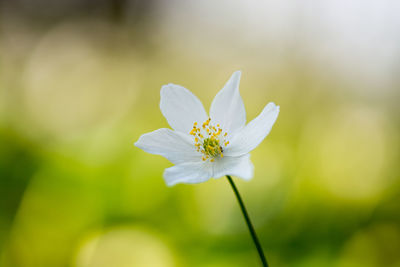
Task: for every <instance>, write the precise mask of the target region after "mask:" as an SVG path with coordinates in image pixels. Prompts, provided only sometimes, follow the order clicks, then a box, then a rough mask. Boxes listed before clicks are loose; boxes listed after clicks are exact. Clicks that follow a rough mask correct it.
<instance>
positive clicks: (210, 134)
mask: <svg viewBox="0 0 400 267" xmlns="http://www.w3.org/2000/svg"><path fill="white" fill-rule="evenodd" d="M210 122H211V118H208V119H207V120H206V121H205V122H203V124H202V127H197V125H198V123H197V122H194V123H193V129H192V130H191V131H190V135H193V136H194V146H195V148H196V150H197V152H201V153H202V158H201V159H202V160H203V161H207V160H209V161H210V162H214V161H215V159H216V158H218V157H221V158H223V157H224V154H223V153H222V152H223V149H222V144H224V146H227V145H228V144H229V141H226V140H225V137H226V136H227V133H226V132H225V133H224V135H223V136H222V135H221V133H222V129H221V128H220V125H219V124H217V125H216V126H217V127H215V126H214V125H212V124H210ZM204 135H205V136H204ZM220 135H221V136H220Z"/></svg>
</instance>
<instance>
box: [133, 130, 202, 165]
mask: <svg viewBox="0 0 400 267" xmlns="http://www.w3.org/2000/svg"><path fill="white" fill-rule="evenodd" d="M135 146H137V147H138V148H141V149H143V150H144V151H146V152H148V153H151V154H157V155H161V156H163V157H165V158H167V159H168V160H169V161H171V162H172V163H174V164H179V163H182V162H191V161H193V162H195V161H201V154H200V153H199V152H197V151H196V148H195V146H194V141H193V140H192V137H191V136H190V135H188V134H183V133H180V132H175V131H172V130H170V129H165V128H164V129H158V130H156V131H153V132H150V133H146V134H143V135H142V136H140V138H139V140H138V141H137V142H136V143H135Z"/></svg>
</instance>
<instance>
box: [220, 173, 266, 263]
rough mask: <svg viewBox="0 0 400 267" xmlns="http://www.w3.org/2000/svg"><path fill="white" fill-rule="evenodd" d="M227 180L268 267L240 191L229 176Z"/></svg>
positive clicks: (262, 260) (261, 256)
mask: <svg viewBox="0 0 400 267" xmlns="http://www.w3.org/2000/svg"><path fill="white" fill-rule="evenodd" d="M226 178H228V181H229V183H230V184H231V186H232V189H233V192H235V195H236V198H237V201H238V202H239V206H240V209H241V210H242V213H243V217H244V219H245V221H246V224H247V227H248V228H249V231H250V234H251V237H252V238H253V242H254V245H256V248H257V251H258V255H259V256H260V259H261V262H262V264H263V266H264V267H268V263H267V259H266V258H265V256H264V252H263V249H262V247H261V244H260V241H258V238H257V234H256V231H255V230H254V227H253V225H252V224H251V221H250V217H249V214H247V210H246V207H245V206H244V203H243V200H242V198H241V196H240V194H239V191H238V189H237V188H236V185H235V183H234V182H233V180H232V178H231V177H230V176H229V175H227V176H226Z"/></svg>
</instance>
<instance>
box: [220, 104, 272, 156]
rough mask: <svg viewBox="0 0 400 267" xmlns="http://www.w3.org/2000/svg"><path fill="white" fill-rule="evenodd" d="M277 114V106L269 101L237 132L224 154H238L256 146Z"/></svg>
mask: <svg viewBox="0 0 400 267" xmlns="http://www.w3.org/2000/svg"><path fill="white" fill-rule="evenodd" d="M278 114H279V106H276V105H275V104H274V103H272V102H271V103H269V104H268V105H267V106H266V107H265V108H264V109H263V111H262V112H261V114H260V115H258V116H257V118H255V119H254V120H252V121H251V122H250V123H249V124H247V125H246V127H244V128H243V129H242V130H241V131H239V132H237V133H236V134H235V135H234V136H233V137H232V139H231V140H230V141H229V143H230V144H229V145H228V146H227V147H226V148H225V149H224V155H227V156H240V155H244V154H247V153H249V152H250V151H252V150H253V149H254V148H256V147H257V146H258V145H259V144H260V143H261V142H262V140H264V138H265V137H266V136H267V135H268V134H269V132H270V131H271V128H272V126H273V125H274V123H275V121H276V119H277V118H278Z"/></svg>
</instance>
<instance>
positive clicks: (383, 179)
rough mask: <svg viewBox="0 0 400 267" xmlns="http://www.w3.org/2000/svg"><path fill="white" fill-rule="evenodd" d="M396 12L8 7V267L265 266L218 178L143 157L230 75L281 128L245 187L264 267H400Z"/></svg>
mask: <svg viewBox="0 0 400 267" xmlns="http://www.w3.org/2000/svg"><path fill="white" fill-rule="evenodd" d="M399 8H400V5H399V3H398V2H396V1H379V2H378V1H361V0H357V1H344V0H343V1H330V2H329V1H321V2H313V3H311V2H309V1H305V2H303V1H300V0H298V1H263V2H261V1H256V0H251V1H228V0H223V1H211V0H207V1H194V0H193V1H183V0H173V1H161V0H159V1H156V0H151V1H150V0H147V1H133V0H114V1H106V0H100V1H90V0H64V1H62V0H59V1H51V0H35V1H29V0H15V1H2V2H0V266H4V267H9V266H23V267H25V266H26V267H30V266H35V267H36V266H39V267H42V266H43V267H47V266H49V267H50V266H51V267H53V266H76V267H87V266H93V267H98V266H99V267H103V266H106V267H108V266H116V267H119V266H155V267H170V266H181V267H182V266H205V267H216V266H258V264H259V262H258V257H257V253H256V250H255V248H254V246H253V243H252V242H251V239H250V235H249V233H248V230H247V228H246V226H245V223H244V221H243V218H242V216H241V213H240V210H239V207H238V205H237V203H236V199H235V198H234V195H233V193H232V191H231V188H230V186H229V184H228V183H227V181H226V179H224V178H222V179H218V180H214V179H212V180H210V181H208V182H207V183H203V184H199V185H177V186H175V187H172V188H167V187H166V185H165V184H164V181H163V179H162V172H163V170H164V169H165V168H167V167H169V166H171V164H170V163H169V162H168V161H167V160H166V159H164V158H162V157H160V156H155V155H149V154H146V153H145V152H143V151H141V150H139V149H138V148H136V147H134V146H133V143H134V142H135V141H136V140H137V139H138V137H139V136H140V135H141V134H143V133H146V132H149V131H152V130H155V129H158V128H162V127H168V125H167V123H166V120H165V119H164V118H163V116H162V114H161V112H160V110H159V90H160V88H161V86H162V85H163V84H167V83H171V82H172V83H176V84H180V85H182V86H185V87H186V88H188V89H190V90H191V91H192V92H194V93H195V94H196V95H197V96H198V97H199V98H200V99H201V100H202V101H203V103H204V105H205V107H206V109H208V108H209V105H210V103H211V101H212V99H213V97H214V96H215V94H216V93H217V92H218V90H220V89H221V88H222V86H223V85H224V83H225V82H226V81H227V79H228V78H229V76H230V75H231V74H232V73H233V71H235V70H242V72H243V73H242V81H241V85H240V86H241V94H242V97H243V99H244V103H245V106H246V110H247V119H248V121H250V120H251V119H253V118H254V117H256V116H257V115H258V114H259V112H260V111H261V110H262V108H263V107H264V106H265V105H266V104H267V103H268V102H269V101H274V102H275V103H277V104H278V105H280V106H281V113H280V115H279V118H278V120H277V122H276V124H275V126H274V127H273V129H272V131H271V134H270V135H269V136H268V137H267V139H266V140H265V141H264V142H263V143H262V144H261V145H260V146H259V147H258V148H257V149H256V150H255V151H253V152H252V160H253V162H254V164H255V177H254V179H253V180H252V181H250V182H245V181H242V180H238V179H235V181H236V183H237V186H238V187H239V190H240V191H241V193H242V196H243V198H244V201H245V203H246V205H247V208H248V210H249V213H250V216H251V217H252V220H253V223H254V225H255V228H256V230H257V232H258V235H259V237H260V239H261V243H262V245H263V247H264V249H265V252H266V255H267V258H268V259H269V262H270V264H271V266H340V267H347V266H363V267H368V266H400V179H399V173H400V172H399V168H400V166H399V151H400V150H399V133H400V123H399V122H400V116H399V115H400V112H399V111H400V107H399V103H398V102H399V99H400V98H399V97H400V91H399V87H400V72H399V70H400V64H399V60H400V38H399V36H400V35H399V32H400V17H399V16H398V10H399Z"/></svg>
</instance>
